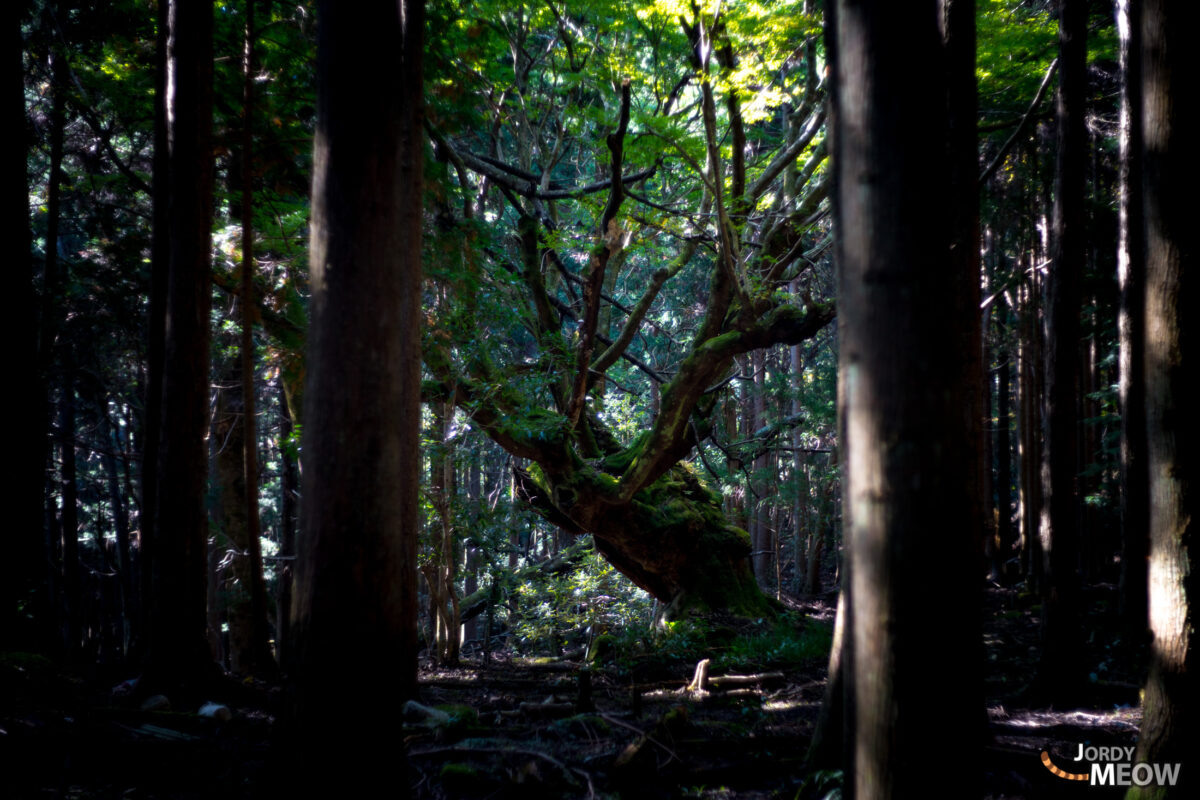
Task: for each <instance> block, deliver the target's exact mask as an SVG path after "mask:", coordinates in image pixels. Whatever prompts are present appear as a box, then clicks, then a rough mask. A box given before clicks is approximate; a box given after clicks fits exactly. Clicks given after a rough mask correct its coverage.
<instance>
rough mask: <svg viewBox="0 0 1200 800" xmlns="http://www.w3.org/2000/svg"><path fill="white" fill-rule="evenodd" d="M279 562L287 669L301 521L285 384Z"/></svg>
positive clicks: (279, 654)
mask: <svg viewBox="0 0 1200 800" xmlns="http://www.w3.org/2000/svg"><path fill="white" fill-rule="evenodd" d="M279 416H280V420H279V462H280V465H281V466H280V476H279V494H280V495H281V497H280V498H279V561H278V562H277V564H276V567H275V574H276V576H277V581H276V583H277V586H278V593H277V595H276V597H275V658H276V660H277V661H278V663H279V667H280V669H282V670H283V671H284V672H288V671H290V670H291V659H292V649H291V644H292V579H293V576H294V574H295V563H296V562H295V558H296V525H297V522H298V521H299V515H298V513H297V512H298V508H297V505H298V504H297V502H296V497H297V494H298V493H299V476H298V475H297V474H296V456H295V448H294V447H293V446H292V444H291V442H290V439H291V436H292V431H293V430H294V427H293V425H292V417H291V415H290V414H289V413H288V401H287V395H286V391H285V389H284V388H283V385H282V384H280V387H279Z"/></svg>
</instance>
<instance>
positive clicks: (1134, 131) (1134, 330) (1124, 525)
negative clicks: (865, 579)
mask: <svg viewBox="0 0 1200 800" xmlns="http://www.w3.org/2000/svg"><path fill="white" fill-rule="evenodd" d="M1141 17H1142V7H1141V4H1140V3H1135V2H1130V0H1118V2H1117V27H1118V29H1119V30H1120V35H1121V67H1122V69H1121V72H1122V80H1121V177H1120V195H1119V198H1118V201H1119V203H1120V214H1121V221H1120V225H1119V228H1118V236H1119V241H1118V244H1117V277H1118V280H1119V281H1120V286H1121V307H1120V311H1119V317H1118V326H1119V335H1120V348H1121V349H1120V359H1121V376H1120V381H1121V383H1120V404H1121V544H1122V549H1121V614H1122V616H1123V617H1124V618H1125V622H1126V624H1127V625H1128V626H1129V628H1130V630H1132V631H1136V632H1142V631H1144V630H1145V629H1146V627H1147V624H1148V621H1149V617H1148V612H1147V607H1146V604H1147V601H1148V593H1147V587H1146V580H1147V567H1146V555H1147V553H1146V549H1147V544H1148V541H1147V539H1148V536H1147V533H1148V529H1149V516H1148V515H1149V505H1150V497H1149V492H1150V489H1149V486H1148V485H1147V483H1148V476H1147V473H1146V420H1145V413H1146V412H1145V397H1144V396H1143V391H1144V390H1145V384H1144V383H1143V381H1142V377H1141V376H1142V370H1143V363H1142V358H1143V355H1144V342H1143V341H1142V336H1143V334H1144V333H1145V320H1144V319H1143V314H1144V313H1145V292H1146V286H1145V281H1146V275H1145V263H1144V262H1143V258H1144V253H1143V248H1142V173H1141V147H1142V119H1141V107H1142V103H1141V97H1142V95H1141V90H1142V87H1141V68H1142V64H1141V53H1140V51H1139V50H1138V44H1139V42H1140V41H1141Z"/></svg>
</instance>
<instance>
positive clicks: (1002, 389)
mask: <svg viewBox="0 0 1200 800" xmlns="http://www.w3.org/2000/svg"><path fill="white" fill-rule="evenodd" d="M996 301H997V306H996V316H997V318H998V319H1000V320H1001V325H1002V330H1005V331H1007V330H1008V326H1009V318H1008V316H1009V315H1008V302H1007V301H1006V300H1005V299H1004V295H1003V294H1001V295H1000V296H999V297H998V298H996ZM999 360H1000V365H999V370H998V372H999V374H998V375H997V388H996V445H995V450H996V517H997V519H996V522H997V524H996V554H997V556H998V558H997V562H998V563H997V564H996V568H997V570H996V571H997V572H998V573H999V576H1000V578H1001V579H1002V580H1006V579H1007V576H1006V574H1005V573H1006V567H1005V564H1006V562H1007V561H1008V560H1009V559H1010V558H1011V557H1012V554H1013V547H1014V545H1015V544H1016V537H1015V535H1014V533H1013V525H1012V424H1011V412H1012V408H1011V406H1012V401H1011V391H1010V388H1009V387H1010V385H1011V379H1010V375H1011V368H1012V358H1011V356H1010V354H1009V349H1008V344H1007V341H1006V342H1005V345H1004V347H1003V348H1002V349H1001V350H1000V352H999Z"/></svg>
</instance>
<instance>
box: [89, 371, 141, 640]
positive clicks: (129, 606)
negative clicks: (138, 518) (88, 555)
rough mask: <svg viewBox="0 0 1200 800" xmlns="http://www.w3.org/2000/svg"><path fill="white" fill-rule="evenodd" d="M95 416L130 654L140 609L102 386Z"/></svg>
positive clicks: (115, 446)
mask: <svg viewBox="0 0 1200 800" xmlns="http://www.w3.org/2000/svg"><path fill="white" fill-rule="evenodd" d="M92 406H93V409H94V412H95V417H96V435H97V438H98V440H99V446H98V448H97V450H98V451H99V454H100V460H101V461H102V462H103V464H104V472H105V478H106V479H107V484H108V500H109V504H110V505H111V506H112V515H113V529H114V533H115V534H116V539H117V563H116V569H117V581H118V586H119V587H120V602H119V603H118V604H117V608H118V609H119V612H120V613H119V616H120V622H119V624H120V626H121V654H122V656H123V657H124V656H125V655H126V654H127V653H128V649H129V644H130V636H131V634H132V627H131V626H132V623H131V615H132V613H133V609H135V608H137V603H136V598H135V597H134V594H133V591H134V586H133V580H132V575H131V572H130V567H129V553H130V550H129V511H128V506H127V503H126V500H125V495H124V494H122V491H121V480H120V472H119V471H118V469H117V456H116V453H117V452H118V451H119V450H120V449H121V445H120V441H119V440H118V438H117V437H114V436H113V430H112V422H111V421H110V420H109V418H108V400H107V398H106V397H105V396H104V394H103V389H102V387H99V386H97V387H96V394H95V396H94V397H93V400H92Z"/></svg>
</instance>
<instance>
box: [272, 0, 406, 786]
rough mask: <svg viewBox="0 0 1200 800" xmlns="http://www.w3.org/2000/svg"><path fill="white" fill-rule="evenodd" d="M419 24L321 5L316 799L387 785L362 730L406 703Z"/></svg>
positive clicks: (314, 401)
mask: <svg viewBox="0 0 1200 800" xmlns="http://www.w3.org/2000/svg"><path fill="white" fill-rule="evenodd" d="M424 17H425V9H424V4H423V3H422V2H421V0H402V2H399V3H397V2H387V1H386V0H370V2H361V3H354V4H349V3H342V2H336V0H322V2H320V3H318V43H317V83H318V86H317V132H316V139H315V144H314V151H313V152H314V157H313V168H314V177H313V203H312V227H311V240H310V257H309V263H310V268H311V270H312V301H311V311H312V324H311V334H310V340H309V344H310V350H309V357H308V366H307V369H308V373H307V385H306V388H305V411H304V449H303V453H304V464H303V467H304V469H303V475H302V480H303V485H304V491H303V498H304V503H303V508H302V512H301V513H302V517H303V524H302V531H301V538H300V541H299V543H298V545H299V547H298V550H299V552H298V560H297V573H296V584H295V599H294V603H293V606H292V613H293V619H292V621H293V627H294V633H295V642H296V645H295V646H296V653H295V663H296V669H295V671H294V673H293V676H294V678H295V686H294V693H293V705H292V710H291V713H292V715H293V722H294V724H293V725H291V726H289V727H290V728H291V731H292V732H293V733H294V735H295V739H294V740H293V742H294V744H295V747H296V750H295V754H296V756H297V760H296V762H295V764H294V767H295V769H294V770H293V772H294V777H295V778H296V779H297V780H298V781H300V783H299V786H302V787H304V788H305V790H306V791H307V792H308V793H312V794H314V795H317V794H322V793H325V794H329V795H336V796H346V795H353V794H365V793H367V792H375V791H377V790H378V787H379V786H381V785H387V786H394V785H396V782H397V781H396V778H397V776H396V767H395V763H396V753H397V750H398V745H399V742H398V741H397V740H396V739H395V738H394V737H390V736H381V735H380V734H379V732H378V729H377V726H376V725H375V723H376V722H377V721H378V719H379V718H380V714H383V715H384V716H385V717H389V718H395V717H397V716H399V715H400V713H401V708H402V706H403V704H404V702H405V701H407V700H408V699H410V698H412V697H413V696H414V695H415V694H416V688H417V687H416V679H417V661H416V654H417V564H416V559H417V547H416V545H417V532H418V529H419V528H418V515H417V512H418V497H417V487H418V484H419V482H420V456H419V442H420V418H421V407H420V399H421V397H420V389H421V352H420V341H421V337H420V327H419V326H420V321H421V227H422V166H423V161H424V142H425V135H424V131H423V128H422V117H423V111H422V101H423V98H422V70H421V56H422V32H423V29H424V27H425V25H424ZM348 665H351V666H352V669H353V671H354V679H353V680H352V681H347V680H345V677H346V674H347V673H346V670H347V666H348ZM401 774H403V773H401ZM406 785H407V784H406V783H405V782H404V781H403V780H401V781H400V786H401V787H404V786H406Z"/></svg>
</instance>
